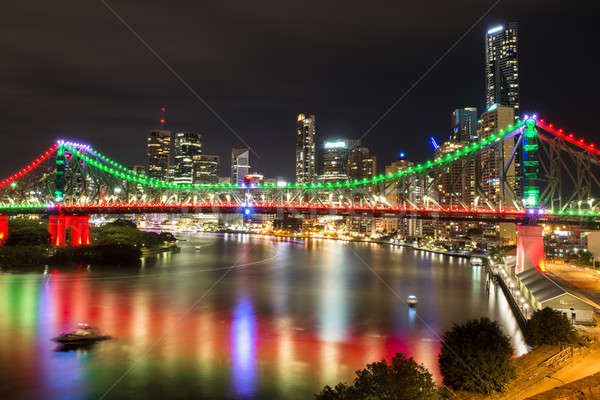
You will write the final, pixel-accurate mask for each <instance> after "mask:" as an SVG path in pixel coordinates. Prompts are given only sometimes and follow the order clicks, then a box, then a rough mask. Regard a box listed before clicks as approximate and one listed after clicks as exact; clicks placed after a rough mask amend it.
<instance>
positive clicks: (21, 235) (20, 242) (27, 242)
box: [5, 218, 50, 246]
mask: <svg viewBox="0 0 600 400" xmlns="http://www.w3.org/2000/svg"><path fill="white" fill-rule="evenodd" d="M49 242H50V234H49V233H48V224H46V223H40V222H39V221H37V220H33V219H28V218H11V219H10V220H9V221H8V237H7V238H6V243H5V245H6V246H45V245H48V243H49Z"/></svg>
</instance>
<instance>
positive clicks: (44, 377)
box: [0, 234, 526, 399]
mask: <svg viewBox="0 0 600 400" xmlns="http://www.w3.org/2000/svg"><path fill="white" fill-rule="evenodd" d="M183 238H184V239H187V240H186V241H184V242H180V247H181V249H182V250H181V252H180V253H177V254H171V253H163V254H160V255H158V256H157V257H156V258H148V259H146V260H144V262H143V265H142V267H141V268H134V267H131V268H120V269H117V268H114V269H111V270H107V269H102V268H91V269H90V268H88V267H86V266H78V267H68V268H67V267H63V268H58V269H54V268H49V269H48V270H47V271H46V273H44V274H42V273H38V272H36V273H19V274H11V273H4V274H0V399H12V398H16V399H121V398H143V399H174V398H191V397H193V398H205V399H229V398H236V399H238V398H239V399H246V398H251V399H254V398H256V399H279V398H282V399H310V398H312V396H313V394H314V393H316V392H318V391H319V390H320V389H321V387H322V386H323V385H325V384H330V385H335V384H336V383H337V382H339V381H340V380H346V381H349V380H351V379H352V376H353V374H354V371H355V370H356V369H359V368H362V367H364V366H365V364H367V363H369V362H373V361H376V360H380V359H382V358H388V359H389V358H391V356H392V355H393V354H395V353H396V352H399V351H401V352H404V353H405V354H407V355H410V356H412V357H414V358H415V359H416V360H417V361H418V362H420V363H423V364H424V365H425V366H426V367H427V368H429V369H430V371H431V372H432V373H433V375H434V377H435V379H436V380H438V381H440V380H441V377H440V376H439V370H438V368H437V354H438V352H439V349H440V341H439V338H440V336H441V335H442V334H443V332H444V331H445V330H447V329H449V328H451V327H452V325H453V323H455V322H462V321H465V320H466V319H469V318H477V317H480V316H488V317H490V318H492V319H494V320H497V321H498V322H499V323H500V324H501V326H502V327H503V329H504V330H505V332H506V334H508V335H509V336H511V337H512V341H513V346H514V348H515V355H519V354H522V353H524V352H525V351H526V347H525V344H524V342H523V337H522V334H521V332H520V330H519V328H518V325H517V323H516V320H515V319H514V317H513V315H512V313H511V311H510V308H509V306H508V303H507V302H506V300H505V298H504V296H503V294H502V292H501V291H500V290H499V289H495V288H494V287H493V285H492V287H491V289H490V290H489V291H486V279H485V272H484V271H483V269H481V268H480V267H472V266H470V265H469V262H468V261H467V260H464V259H458V258H450V257H446V256H442V255H436V254H432V253H427V252H422V251H415V250H412V249H406V248H401V247H391V246H383V245H376V244H356V243H355V244H349V243H345V242H341V241H330V240H307V241H304V240H285V239H277V238H270V237H260V236H250V235H214V234H203V235H196V236H189V237H183ZM409 294H415V295H416V296H417V297H418V299H419V304H418V306H417V307H416V308H414V309H411V308H408V307H407V305H406V303H405V301H406V297H407V296H408V295H409ZM79 322H86V323H89V324H90V325H94V326H97V327H98V328H100V329H101V330H102V331H103V332H105V333H107V334H110V335H112V336H114V340H110V341H105V342H101V343H98V344H97V345H95V346H94V347H92V348H91V349H87V350H79V351H60V350H61V349H59V348H57V346H56V344H55V343H53V342H52V341H51V340H50V339H51V338H52V337H54V336H56V335H58V334H60V333H61V332H63V331H67V330H70V329H72V328H74V327H75V326H76V325H77V323H79Z"/></svg>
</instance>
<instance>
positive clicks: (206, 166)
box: [194, 154, 219, 184]
mask: <svg viewBox="0 0 600 400" xmlns="http://www.w3.org/2000/svg"><path fill="white" fill-rule="evenodd" d="M218 171H219V156H215V155H210V154H202V155H201V156H200V159H199V160H198V163H196V164H194V183H211V184H214V183H217V182H218V181H219V176H218Z"/></svg>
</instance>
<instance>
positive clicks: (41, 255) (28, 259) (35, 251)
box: [0, 245, 48, 268]
mask: <svg viewBox="0 0 600 400" xmlns="http://www.w3.org/2000/svg"><path fill="white" fill-rule="evenodd" d="M47 262H48V251H47V249H46V248H45V247H44V246H25V245H14V246H4V247H0V266H1V267H5V268H14V267H29V266H39V265H44V264H46V263H47Z"/></svg>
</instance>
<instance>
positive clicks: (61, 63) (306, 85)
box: [0, 0, 600, 177]
mask: <svg viewBox="0 0 600 400" xmlns="http://www.w3.org/2000/svg"><path fill="white" fill-rule="evenodd" d="M13 3H14V4H9V5H3V8H2V14H3V17H4V18H3V29H2V31H3V34H2V35H0V51H1V54H2V59H1V62H0V88H1V90H0V107H1V109H2V110H3V115H4V118H3V121H4V122H3V123H2V124H0V134H2V137H3V138H5V139H6V140H7V143H10V146H3V147H2V149H0V169H1V170H2V171H4V175H8V174H9V173H11V171H13V170H14V169H16V168H17V167H19V166H21V165H23V164H24V163H25V162H26V161H28V160H29V159H31V158H32V157H33V156H34V155H35V154H36V153H37V152H38V151H41V150H42V149H43V148H45V147H46V146H47V145H49V144H50V143H51V142H52V140H54V139H55V138H58V137H69V138H75V139H80V140H84V141H87V142H89V143H91V144H93V145H94V146H95V147H97V148H98V149H101V150H103V151H104V152H105V153H107V154H110V155H113V156H114V157H116V158H117V159H119V160H121V161H123V162H125V163H128V164H134V163H143V162H144V161H145V152H146V149H145V137H146V134H147V131H148V129H150V128H152V127H154V126H155V124H156V120H157V110H158V108H159V107H160V106H162V105H166V106H167V107H168V109H169V112H168V120H169V124H170V127H171V128H172V129H178V128H181V129H189V130H195V131H199V132H202V133H203V134H204V136H205V148H206V150H207V151H208V152H210V153H217V154H220V155H221V156H222V159H223V161H224V163H223V164H224V168H223V172H224V171H225V168H226V166H227V165H228V163H229V154H230V148H231V147H233V146H239V145H240V142H239V141H238V140H237V139H236V138H235V136H234V135H232V134H230V133H229V132H228V130H227V129H226V128H225V127H224V126H223V125H222V124H221V123H220V122H219V121H218V120H216V119H215V118H214V116H212V115H211V113H210V112H209V111H208V110H207V109H206V108H205V107H204V106H203V105H202V104H201V103H200V102H199V101H198V100H197V99H196V98H195V97H194V96H193V95H192V94H191V93H190V92H189V91H188V90H187V89H186V88H185V87H184V86H183V85H182V84H181V83H180V82H179V81H178V80H177V79H176V78H175V77H174V76H173V75H172V74H171V73H170V72H169V71H168V70H167V69H166V68H165V67H164V66H163V65H162V64H161V63H160V62H159V61H158V60H157V59H156V58H155V57H154V56H153V55H152V54H151V53H150V52H149V51H148V50H147V49H146V48H144V46H143V45H142V44H141V43H140V42H139V41H138V40H137V39H136V38H135V37H134V36H133V35H132V34H131V33H130V32H129V31H128V30H127V29H126V28H125V27H124V26H123V25H122V24H121V23H120V22H119V21H118V20H117V19H116V18H115V17H114V16H113V15H112V14H111V13H110V11H109V10H108V9H107V8H106V7H104V6H103V5H102V3H101V2H99V1H98V2H95V1H92V2H81V1H71V0H65V1H57V2H13ZM108 3H109V4H110V5H111V7H113V8H114V9H115V10H116V11H117V12H118V13H119V14H120V15H121V16H122V18H123V19H125V20H126V21H127V22H128V23H129V24H130V25H131V26H132V27H133V28H134V29H135V30H136V31H137V32H138V33H139V34H140V35H141V36H142V37H143V38H144V39H145V40H146V41H147V42H148V43H149V44H150V45H151V46H152V47H153V48H154V49H155V50H156V51H157V52H158V53H159V54H160V55H161V56H162V57H163V58H164V59H165V60H166V61H167V62H168V63H169V64H170V65H171V66H172V67H173V68H174V69H175V70H176V71H177V72H178V73H179V74H180V75H181V76H182V77H183V78H184V79H185V80H186V81H187V82H188V83H189V84H190V85H191V86H192V87H193V88H194V89H195V90H196V91H197V92H198V93H199V94H200V95H201V96H203V98H204V99H205V100H206V101H207V102H208V103H209V104H211V106H212V107H214V108H215V109H216V110H217V111H218V112H219V113H220V115H222V116H223V118H224V119H225V120H226V121H227V122H228V123H229V124H230V125H231V126H232V127H233V128H234V129H235V130H236V131H237V132H238V133H239V134H240V135H241V136H242V137H243V138H244V139H245V140H246V141H247V142H248V143H250V144H251V145H252V146H253V147H254V148H255V151H256V152H257V153H258V154H260V156H261V158H260V159H255V160H254V164H255V165H256V166H257V168H258V169H259V170H260V171H262V172H264V173H266V174H267V175H270V176H272V175H278V174H284V175H287V176H289V177H292V176H293V173H294V170H293V168H294V163H293V159H294V139H295V136H294V135H295V132H294V129H295V115H296V114H297V113H299V112H314V113H316V115H317V134H318V135H319V136H320V138H325V137H328V136H338V137H340V136H347V137H358V136H360V135H361V134H362V133H363V132H364V131H365V130H366V129H367V128H368V127H369V126H370V125H371V124H372V123H373V122H374V121H375V120H376V119H377V118H378V117H379V115H380V114H381V113H382V112H384V111H385V110H386V109H387V107H388V106H389V105H390V104H392V103H393V102H394V100H395V99H396V98H397V97H398V96H400V95H401V94H402V93H403V92H404V91H405V90H406V89H407V88H408V87H409V86H410V85H411V84H412V83H413V82H414V81H415V80H416V79H417V78H418V77H419V76H420V74H421V73H423V71H425V70H426V69H427V68H428V67H429V66H430V65H431V64H432V63H433V62H434V61H435V60H436V59H437V58H438V57H439V56H440V55H441V54H442V53H443V52H444V51H445V50H446V49H447V48H448V47H449V46H450V45H451V44H452V43H453V42H454V41H455V40H456V39H457V38H458V37H459V36H460V35H461V34H462V33H463V32H464V31H465V30H466V29H468V28H469V26H470V25H471V24H472V23H473V22H474V21H475V20H476V19H477V18H478V17H479V16H480V15H481V14H482V13H483V12H484V11H485V10H486V9H487V8H488V7H489V5H490V4H491V2H488V1H475V0H457V1H453V2H447V1H422V2H398V1H388V2H385V1H369V2H357V3H355V4H353V3H350V2H324V1H320V2H312V1H308V2H282V1H265V2H260V1H255V2H242V1H236V2H210V3H208V2H196V1H194V2H192V1H169V2H166V1H154V0H149V1H143V2H142V1H120V0H112V1H111V0H108ZM205 3H207V4H205ZM597 14H598V6H597V5H595V3H594V2H591V1H589V2H588V1H578V2H576V3H575V2H569V3H567V2H564V1H556V0H552V1H527V2H520V1H501V2H500V3H499V5H498V6H497V7H496V8H495V9H494V10H493V11H492V12H491V13H490V14H489V15H488V16H487V17H486V18H485V19H484V21H483V22H482V23H481V24H479V25H477V26H476V27H475V28H474V29H473V31H472V32H471V33H470V34H469V35H468V36H467V37H466V38H465V39H464V40H463V41H462V42H461V43H460V44H459V45H458V46H457V47H456V48H455V49H454V50H453V51H452V52H451V53H450V54H449V55H448V57H446V58H445V59H444V61H442V62H441V63H440V64H439V65H438V66H437V67H436V68H435V69H434V70H433V71H432V72H431V74H430V75H428V76H427V78H426V79H424V80H423V81H422V82H421V83H420V84H419V85H418V86H417V87H416V88H415V89H414V90H413V91H412V92H411V93H410V95H409V96H407V97H406V98H405V99H404V100H403V101H402V102H401V103H400V104H399V105H398V106H397V107H396V108H395V109H394V110H393V112H391V113H390V114H389V116H388V117H386V118H385V119H384V120H383V121H382V122H381V123H380V124H379V125H378V126H377V127H376V128H375V129H374V130H373V131H372V132H371V133H370V134H369V135H368V136H367V138H366V139H365V143H366V144H367V145H368V146H369V147H371V148H372V149H373V150H374V151H375V152H376V153H377V155H378V156H379V160H380V166H382V165H383V163H385V162H388V161H390V160H391V159H392V158H393V157H394V154H396V152H397V151H398V150H400V149H402V150H404V151H406V152H407V153H408V154H409V155H410V156H411V157H412V158H414V159H422V158H424V157H427V156H429V149H428V146H427V138H428V137H429V136H430V135H437V136H440V137H442V138H443V137H445V136H446V135H447V132H448V129H449V118H450V113H451V111H452V109H454V108H456V107H462V106H471V105H474V106H478V107H480V108H481V107H482V105H483V102H484V97H483V96H484V93H483V89H484V80H483V57H484V50H483V34H484V32H485V29H486V27H488V26H489V25H491V24H494V23H498V22H504V21H517V22H519V23H520V30H521V38H520V40H521V49H520V58H521V59H520V64H521V104H522V108H523V110H524V111H532V110H535V111H538V112H539V113H541V114H543V115H545V116H547V117H548V118H550V119H552V120H554V121H556V122H558V123H560V124H563V125H564V126H567V127H570V128H572V129H573V130H575V131H576V132H578V133H579V134H581V135H583V136H585V137H588V138H590V139H600V134H598V133H597V131H596V130H595V129H594V128H595V120H594V118H593V116H594V114H595V112H596V106H597V104H598V93H599V92H600V91H599V89H600V87H599V86H600V84H599V83H598V79H597V73H598V69H599V68H598V67H599V62H598V57H597V55H596V54H595V50H596V49H597V47H598V46H597V43H598V40H599V39H600V34H599V32H598V30H597V28H596V21H595V16H596V15H597Z"/></svg>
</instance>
